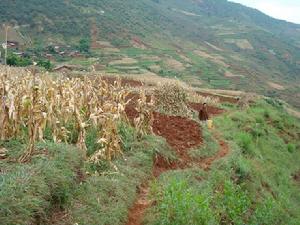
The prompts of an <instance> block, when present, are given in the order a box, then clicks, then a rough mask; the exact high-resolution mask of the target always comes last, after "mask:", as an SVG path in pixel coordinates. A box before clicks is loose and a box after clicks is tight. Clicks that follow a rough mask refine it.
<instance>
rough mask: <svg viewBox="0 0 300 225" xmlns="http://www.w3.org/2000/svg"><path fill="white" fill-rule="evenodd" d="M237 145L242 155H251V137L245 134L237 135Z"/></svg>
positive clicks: (252, 148)
mask: <svg viewBox="0 0 300 225" xmlns="http://www.w3.org/2000/svg"><path fill="white" fill-rule="evenodd" d="M236 139H237V144H238V145H239V146H240V147H241V149H242V152H243V153H244V154H250V155H251V154H253V153H254V146H253V140H252V136H251V135H250V134H248V133H246V132H241V133H239V134H238V135H237V137H236Z"/></svg>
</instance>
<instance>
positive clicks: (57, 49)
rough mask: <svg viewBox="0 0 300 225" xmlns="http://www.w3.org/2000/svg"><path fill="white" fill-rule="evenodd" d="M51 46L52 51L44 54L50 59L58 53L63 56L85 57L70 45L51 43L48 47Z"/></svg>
mask: <svg viewBox="0 0 300 225" xmlns="http://www.w3.org/2000/svg"><path fill="white" fill-rule="evenodd" d="M49 48H52V51H51V52H49V51H48V52H46V53H45V54H44V56H45V58H47V59H49V60H54V59H55V56H56V55H60V56H62V57H72V58H84V55H82V54H81V53H80V52H79V51H78V50H74V49H72V47H71V46H69V45H68V46H63V45H54V46H52V45H50V46H48V49H49Z"/></svg>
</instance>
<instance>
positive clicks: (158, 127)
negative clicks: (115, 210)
mask: <svg viewBox="0 0 300 225" xmlns="http://www.w3.org/2000/svg"><path fill="white" fill-rule="evenodd" d="M129 98H131V99H132V101H131V102H130V103H129V104H128V105H127V106H126V108H125V112H126V115H127V117H128V119H129V120H130V121H131V122H132V121H133V120H134V119H135V118H137V117H138V112H137V111H136V109H135V106H136V101H137V99H138V95H134V94H133V95H131V96H129ZM190 107H191V108H192V109H194V110H196V111H199V110H200V108H201V107H202V104H198V103H190ZM208 112H209V114H210V115H212V116H216V115H219V114H221V113H223V112H224V110H222V109H219V108H217V107H213V106H209V107H208ZM153 119H154V121H153V126H152V128H153V132H154V133H155V134H156V135H158V136H161V137H164V138H165V139H166V141H167V143H168V144H169V145H170V146H171V147H172V149H174V151H175V152H176V154H177V156H178V158H179V160H178V161H172V162H169V161H167V160H166V159H165V158H164V157H162V156H160V155H157V156H156V157H155V159H154V166H153V171H152V173H153V177H158V176H160V175H161V174H162V173H164V172H166V171H169V170H176V169H184V168H188V167H189V165H190V164H191V163H195V164H198V165H199V167H201V168H203V169H204V170H206V171H207V170H209V169H210V167H211V165H212V163H213V162H214V161H216V160H218V159H221V158H222V157H225V156H226V155H227V154H228V153H229V147H228V145H227V143H226V142H225V141H223V140H221V139H220V138H219V136H218V135H216V134H215V136H216V139H217V140H218V141H219V145H220V150H219V152H218V153H217V154H216V155H215V156H212V157H210V158H205V159H201V160H197V161H195V160H193V159H192V158H191V157H190V156H189V154H188V150H189V149H191V148H194V147H198V146H199V145H201V143H202V141H203V139H202V132H201V129H200V126H199V124H198V123H197V122H196V121H193V120H190V119H188V118H184V117H180V116H168V115H163V114H160V113H158V112H153ZM148 193H149V185H148V183H145V184H144V185H142V187H140V188H139V191H138V197H137V200H136V202H135V203H134V205H133V207H132V208H131V209H130V211H129V216H128V222H127V225H141V224H142V222H143V218H144V215H145V211H146V209H147V208H149V207H150V206H151V204H152V203H151V201H150V200H149V199H148Z"/></svg>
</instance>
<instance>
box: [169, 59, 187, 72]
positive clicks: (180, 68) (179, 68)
mask: <svg viewBox="0 0 300 225" xmlns="http://www.w3.org/2000/svg"><path fill="white" fill-rule="evenodd" d="M165 63H166V65H167V66H168V67H170V68H171V69H174V70H176V71H183V70H185V66H184V65H183V64H182V63H181V62H179V61H177V60H175V59H166V60H165Z"/></svg>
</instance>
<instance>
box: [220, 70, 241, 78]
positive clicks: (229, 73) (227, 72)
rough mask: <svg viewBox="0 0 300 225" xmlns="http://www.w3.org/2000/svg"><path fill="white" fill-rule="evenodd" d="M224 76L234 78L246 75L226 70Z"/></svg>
mask: <svg viewBox="0 0 300 225" xmlns="http://www.w3.org/2000/svg"><path fill="white" fill-rule="evenodd" d="M224 76H225V77H229V78H233V77H244V76H243V75H238V74H233V73H231V72H230V71H226V72H225V73H224Z"/></svg>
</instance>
